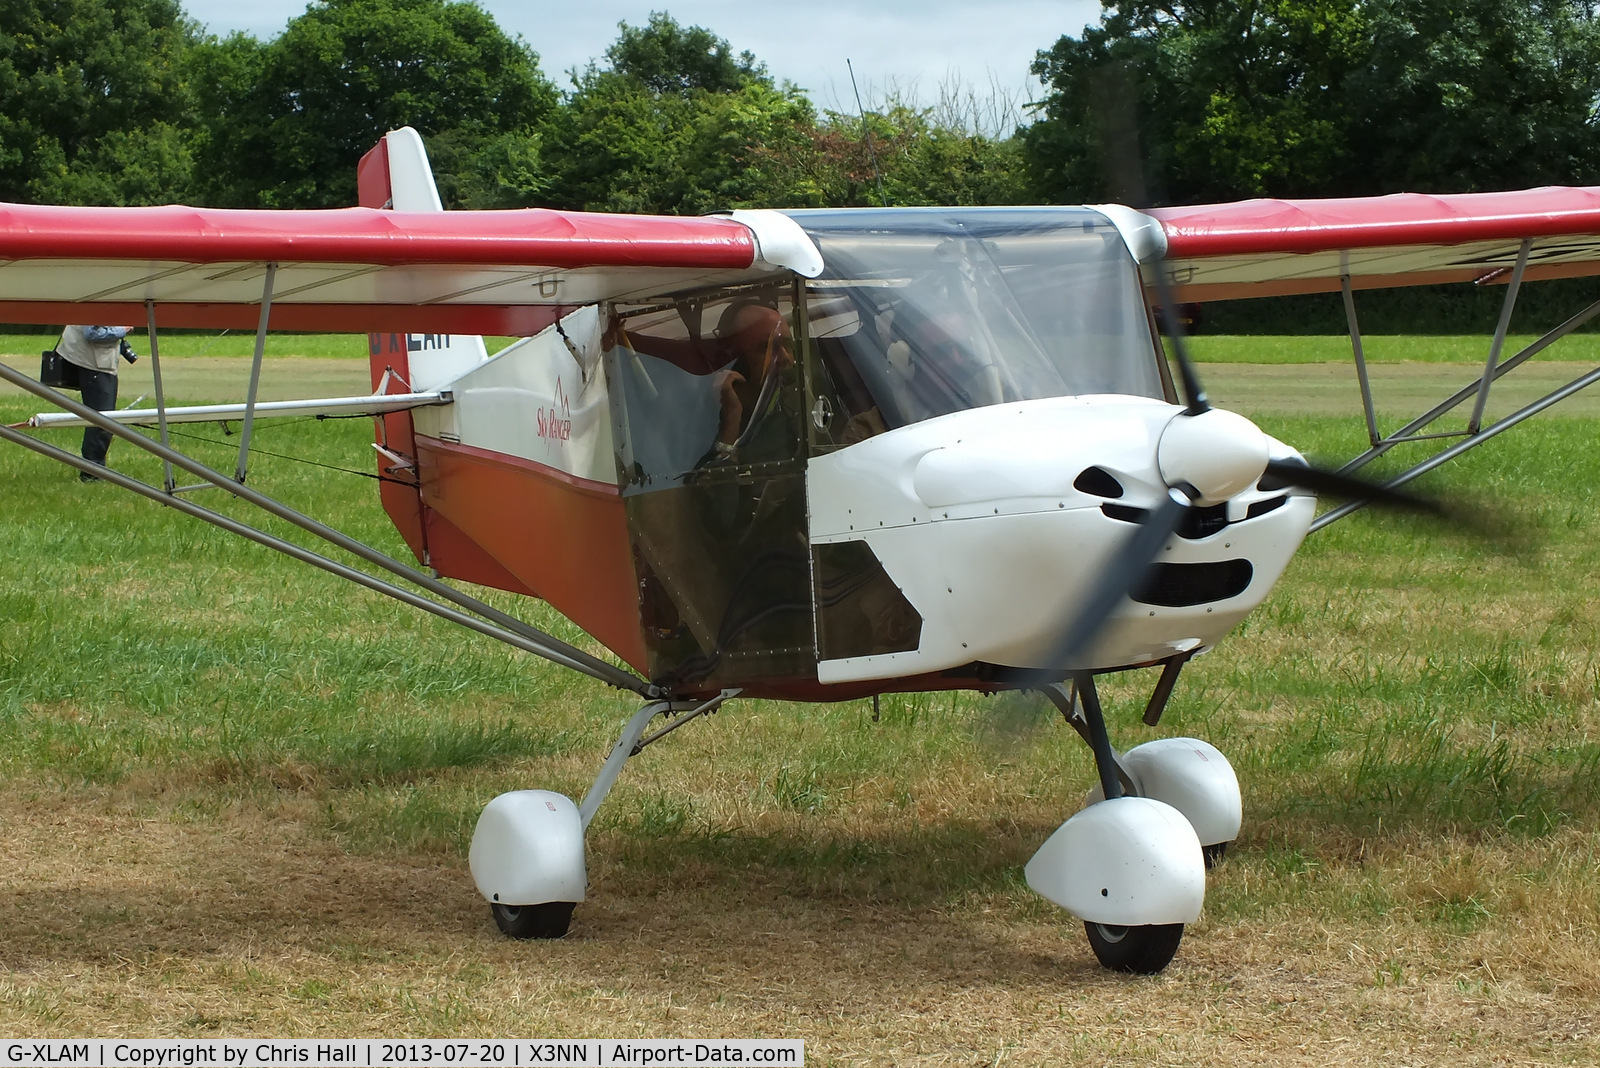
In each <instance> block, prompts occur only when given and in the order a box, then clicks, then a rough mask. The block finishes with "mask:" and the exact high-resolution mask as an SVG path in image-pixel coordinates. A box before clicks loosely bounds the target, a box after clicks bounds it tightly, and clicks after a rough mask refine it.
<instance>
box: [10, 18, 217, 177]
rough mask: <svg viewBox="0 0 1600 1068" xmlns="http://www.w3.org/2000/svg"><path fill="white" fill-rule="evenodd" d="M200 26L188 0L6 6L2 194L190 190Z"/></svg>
mask: <svg viewBox="0 0 1600 1068" xmlns="http://www.w3.org/2000/svg"><path fill="white" fill-rule="evenodd" d="M194 33H195V29H194V26H193V24H192V23H191V22H190V21H189V20H188V19H186V18H184V17H183V13H182V9H181V8H180V7H179V5H178V2H177V0H6V2H5V3H4V4H0V101H3V104H0V199H3V200H10V201H24V202H26V201H42V202H53V203H61V202H67V203H104V204H140V203H155V202H161V201H167V200H172V199H177V198H181V197H183V196H184V195H185V194H186V193H187V187H188V181H189V172H190V159H189V154H188V150H187V147H186V145H185V144H184V127H185V125H186V124H187V123H188V122H189V104H190V97H189V91H188V86H187V84H186V82H185V80H184V76H183V57H184V54H185V50H186V48H187V47H188V45H189V44H190V42H191V40H192V39H193V36H194Z"/></svg>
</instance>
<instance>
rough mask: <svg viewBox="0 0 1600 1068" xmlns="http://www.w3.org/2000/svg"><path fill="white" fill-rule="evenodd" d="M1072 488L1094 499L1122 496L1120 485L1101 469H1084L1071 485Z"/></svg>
mask: <svg viewBox="0 0 1600 1068" xmlns="http://www.w3.org/2000/svg"><path fill="white" fill-rule="evenodd" d="M1072 488H1073V489H1075V490H1077V491H1078V492H1079V493H1087V494H1090V495H1092V496H1095V497H1120V496H1122V483H1120V482H1118V481H1117V480H1116V478H1115V477H1114V476H1113V475H1112V474H1111V472H1109V471H1107V470H1106V469H1105V468H1102V467H1085V468H1084V469H1083V472H1082V473H1081V474H1080V475H1078V477H1077V479H1076V481H1074V482H1073V483H1072Z"/></svg>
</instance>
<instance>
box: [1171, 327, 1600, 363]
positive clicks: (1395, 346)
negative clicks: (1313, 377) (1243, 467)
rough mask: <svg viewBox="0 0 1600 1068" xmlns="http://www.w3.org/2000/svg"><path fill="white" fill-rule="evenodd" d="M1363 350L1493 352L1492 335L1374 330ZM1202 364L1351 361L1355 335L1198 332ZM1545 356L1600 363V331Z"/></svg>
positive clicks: (1449, 357) (1452, 355)
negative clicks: (1378, 332)
mask: <svg viewBox="0 0 1600 1068" xmlns="http://www.w3.org/2000/svg"><path fill="white" fill-rule="evenodd" d="M1361 340H1362V352H1363V355H1365V357H1366V358H1367V360H1368V361H1369V362H1372V363H1405V362H1411V363H1478V364H1482V363H1483V362H1484V361H1485V360H1487V359H1488V357H1489V339H1488V338H1486V337H1483V336H1481V335H1476V334H1473V335H1440V336H1436V337H1419V336H1405V337H1400V336H1395V335H1374V336H1368V337H1363V338H1362V339H1361ZM1534 340H1535V338H1534V337H1533V336H1532V335H1527V336H1520V335H1519V336H1511V337H1507V338H1506V342H1505V347H1504V348H1503V349H1502V356H1501V358H1502V359H1509V358H1510V357H1511V356H1513V355H1515V354H1516V353H1517V352H1519V351H1520V350H1521V349H1522V348H1524V347H1525V346H1527V345H1528V344H1530V343H1532V342H1533V341H1534ZM1189 346H1190V349H1191V351H1192V352H1193V354H1194V358H1195V360H1196V361H1198V362H1201V363H1349V362H1351V361H1352V359H1353V356H1352V352H1351V346H1350V339H1349V338H1348V337H1346V336H1344V335H1342V334H1339V335H1325V336H1310V337H1287V336H1271V335H1268V336H1244V335H1219V334H1196V335H1195V336H1193V337H1191V338H1189ZM1536 358H1537V359H1539V360H1545V361H1548V360H1570V361H1575V362H1579V363H1592V364H1600V334H1571V335H1568V336H1567V337H1565V338H1563V339H1562V340H1560V341H1558V342H1556V343H1555V344H1554V345H1552V346H1550V347H1549V348H1547V349H1545V350H1544V352H1542V353H1540V354H1539V356H1538V357H1536Z"/></svg>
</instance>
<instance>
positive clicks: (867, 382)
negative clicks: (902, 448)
mask: <svg viewBox="0 0 1600 1068" xmlns="http://www.w3.org/2000/svg"><path fill="white" fill-rule="evenodd" d="M790 214H791V215H793V216H794V218H795V220H796V221H797V222H798V223H799V224H800V225H801V226H802V227H803V228H804V229H805V230H806V232H807V233H808V234H810V235H811V238H812V240H813V241H815V242H816V244H817V247H818V249H820V250H821V252H822V259H823V262H824V263H825V264H826V267H825V269H824V271H823V273H822V275H821V276H820V277H818V278H816V279H814V280H813V281H812V282H810V283H809V285H808V287H807V305H808V307H807V318H808V320H809V325H810V334H811V337H812V338H813V339H814V341H815V342H816V348H817V352H818V355H819V357H820V359H821V361H822V363H823V365H824V367H825V369H826V370H827V372H828V374H829V377H830V378H831V379H832V381H833V382H834V383H835V385H836V386H837V387H838V388H839V392H840V400H841V402H842V403H843V404H844V406H845V407H846V408H847V409H848V410H849V411H850V412H851V414H852V415H855V416H864V415H869V414H875V417H876V418H875V419H874V420H873V422H874V423H876V422H877V421H878V420H881V423H882V426H883V427H884V428H888V429H892V428H894V427H897V426H904V425H906V424H908V423H914V422H917V421H919V420H922V419H929V418H932V417H934V416H938V415H945V414H947V413H950V412H955V411H961V410H963V409H967V408H976V407H981V406H983V405H988V404H1000V403H1004V402H1007V401H1018V400H1032V399H1036V398H1040V397H1061V396H1071V395H1077V394H1086V393H1124V394H1133V395H1136V396H1143V397H1154V398H1160V397H1162V396H1163V390H1162V382H1161V375H1160V370H1159V366H1158V364H1157V358H1156V349H1155V341H1154V338H1153V337H1152V335H1151V331H1150V325H1149V319H1148V317H1147V315H1146V312H1145V305H1144V297H1143V293H1142V291H1141V289H1140V283H1139V275H1138V268H1137V266H1136V265H1135V263H1134V261H1133V257H1132V256H1131V255H1130V254H1129V252H1128V250H1127V246H1126V245H1125V244H1124V243H1123V240H1122V237H1121V235H1120V234H1119V233H1118V232H1117V230H1116V228H1115V227H1114V226H1112V224H1111V222H1110V221H1109V220H1108V219H1107V218H1106V217H1105V216H1104V215H1101V214H1100V213H1099V212H1097V211H1091V210H1089V209H1087V208H968V209H950V208H927V209H892V210H880V209H856V210H845V211H796V212H791V213H790ZM861 394H865V395H864V396H862V395H861Z"/></svg>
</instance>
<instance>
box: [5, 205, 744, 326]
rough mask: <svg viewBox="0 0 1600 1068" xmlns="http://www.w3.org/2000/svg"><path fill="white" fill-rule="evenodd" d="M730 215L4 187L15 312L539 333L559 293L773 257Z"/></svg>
mask: <svg viewBox="0 0 1600 1068" xmlns="http://www.w3.org/2000/svg"><path fill="white" fill-rule="evenodd" d="M758 254H759V249H758V245H757V242H756V241H755V239H754V238H753V236H752V233H751V231H750V230H749V229H748V228H747V227H746V226H744V225H743V224H741V223H738V222H735V221H733V220H732V219H727V218H715V217H709V218H669V217H663V216H642V215H633V216H628V215H599V214H591V213H583V212H558V211H549V210H544V209H537V208H532V209H526V210H521V211H476V212H438V213H421V212H395V211H388V210H380V209H375V208H341V209H335V210H327V211H241V210H226V209H215V208H188V207H158V208H71V207H50V206H31V205H16V204H7V205H0V322H9V323H66V322H74V323H87V322H94V323H128V324H142V323H143V322H144V321H145V309H144V302H145V301H146V300H154V301H155V302H156V314H157V322H158V323H159V324H160V325H163V326H187V327H209V328H224V327H231V328H236V329H239V328H242V329H250V330H254V329H255V327H256V325H257V322H258V318H259V303H260V301H261V298H262V290H263V284H264V281H265V276H266V268H267V265H268V264H270V263H276V264H277V265H278V270H277V274H276V277H275V280H274V283H273V294H272V318H271V326H272V328H273V329H277V330H310V331H328V332H344V333H359V332H364V331H369V330H386V331H390V330H397V329H398V330H411V331H416V332H434V333H456V334H507V335H515V334H532V333H535V332H537V331H538V330H540V329H542V328H543V327H545V326H547V325H549V322H550V321H551V315H552V309H553V308H555V307H561V306H565V307H571V306H573V305H579V304H588V303H592V302H595V301H599V300H616V299H630V300H636V299H642V298H649V297H654V296H657V295H660V294H667V293H674V292H681V291H683V290H688V289H696V288H699V287H701V286H709V285H725V284H729V283H737V282H739V281H743V280H746V279H751V278H756V277H761V276H764V275H767V274H770V273H772V271H773V270H774V268H772V267H771V266H769V265H767V264H765V263H762V262H761V261H760V260H759V259H758Z"/></svg>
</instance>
